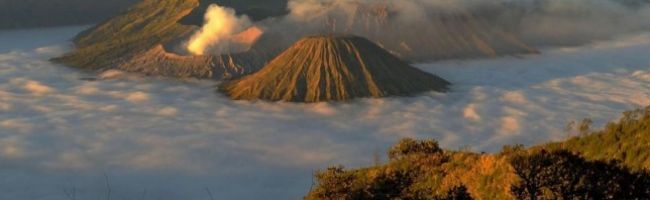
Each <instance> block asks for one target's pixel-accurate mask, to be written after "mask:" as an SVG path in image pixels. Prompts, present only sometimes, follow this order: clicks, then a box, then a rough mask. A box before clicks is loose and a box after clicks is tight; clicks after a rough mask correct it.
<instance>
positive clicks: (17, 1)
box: [0, 0, 139, 29]
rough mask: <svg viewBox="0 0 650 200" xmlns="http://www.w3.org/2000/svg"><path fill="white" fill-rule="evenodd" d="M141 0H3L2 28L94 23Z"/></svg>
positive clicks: (0, 16) (0, 13)
mask: <svg viewBox="0 0 650 200" xmlns="http://www.w3.org/2000/svg"><path fill="white" fill-rule="evenodd" d="M138 1H139V0H110V1H107V0H0V29H13V28H35V27H53V26H66V25H87V24H94V23H97V22H100V21H103V20H106V19H108V18H109V17H112V16H114V15H116V14H118V13H120V12H122V11H124V10H125V9H126V8H127V7H129V6H130V5H132V4H134V3H136V2H138Z"/></svg>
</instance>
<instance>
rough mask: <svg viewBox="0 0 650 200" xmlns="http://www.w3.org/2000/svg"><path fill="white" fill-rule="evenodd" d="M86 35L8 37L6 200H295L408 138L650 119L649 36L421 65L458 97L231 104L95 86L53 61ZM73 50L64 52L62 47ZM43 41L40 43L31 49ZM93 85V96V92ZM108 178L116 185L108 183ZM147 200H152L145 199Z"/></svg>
mask: <svg viewBox="0 0 650 200" xmlns="http://www.w3.org/2000/svg"><path fill="white" fill-rule="evenodd" d="M84 28H85V27H77V28H60V29H47V30H28V31H12V32H0V43H1V44H5V45H6V46H2V47H0V80H1V81H0V163H2V165H0V168H2V169H3V170H2V172H0V175H2V176H3V177H6V178H5V179H2V180H0V188H2V189H0V199H52V200H65V199H70V198H68V197H67V196H66V194H65V192H64V191H68V192H70V191H71V190H76V191H77V198H78V199H96V198H97V197H105V195H106V183H107V182H108V183H110V185H111V187H112V197H113V198H115V199H134V198H135V199H139V198H141V199H161V200H165V199H170V200H171V199H192V200H193V199H197V200H198V199H209V196H208V194H207V192H206V190H210V191H211V192H212V194H213V195H214V198H215V199H298V198H300V197H302V196H303V195H304V194H305V193H306V192H307V191H308V190H309V187H310V185H311V183H312V179H311V177H312V175H313V174H312V173H313V171H314V170H317V169H325V168H326V167H328V166H331V165H337V164H343V165H345V166H347V167H358V166H368V165H370V164H372V163H373V156H371V155H373V154H374V153H377V154H382V152H383V150H384V149H388V147H389V146H390V145H391V144H393V143H394V142H395V141H397V140H398V139H400V138H403V137H412V138H421V139H424V138H428V139H431V138H433V139H436V140H438V141H440V144H441V146H442V147H444V148H448V149H459V148H464V149H467V148H471V150H474V151H486V152H497V151H499V150H500V149H501V147H502V145H504V144H525V145H531V144H538V143H540V142H544V141H552V140H562V139H565V138H567V137H569V136H572V135H575V134H576V133H575V132H572V131H567V130H566V129H565V127H566V124H567V123H569V122H571V121H580V120H582V119H583V118H591V119H592V120H593V121H594V127H602V125H603V124H604V123H606V122H608V121H611V120H615V119H617V118H618V116H619V115H620V113H621V112H623V111H625V110H630V109H635V108H639V107H644V106H647V105H649V104H650V71H649V70H648V67H649V66H650V57H648V56H647V52H650V34H648V33H641V34H634V35H631V36H625V37H616V38H615V39H613V40H607V41H597V42H594V43H593V44H590V45H583V46H579V47H571V48H552V49H546V50H544V51H543V52H542V54H539V55H528V56H523V57H502V58H496V59H476V60H463V61H458V60H453V61H445V62H434V63H422V64H416V65H415V66H416V67H418V68H420V69H422V70H423V71H426V72H429V73H435V74H437V75H439V76H441V77H444V78H445V79H447V80H449V81H450V82H452V83H453V85H452V88H451V91H450V92H448V93H436V92H426V93H422V94H420V95H417V96H414V97H404V98H397V97H394V98H382V99H357V100H354V101H350V102H338V103H317V104H294V103H271V102H248V101H232V100H230V99H228V98H227V97H225V96H223V95H221V94H219V93H216V92H213V91H214V87H215V85H217V84H218V83H216V82H213V81H209V80H194V79H183V80H178V79H167V78H161V77H144V76H140V75H135V74H128V73H125V72H120V71H106V72H103V73H100V74H96V73H93V72H88V71H81V70H77V69H74V68H69V67H65V66H61V65H57V64H53V63H51V62H49V61H48V59H49V58H52V57H56V56H58V55H61V54H63V53H65V52H67V51H68V50H69V49H70V48H72V45H71V44H70V43H69V42H68V41H69V38H71V37H73V36H74V34H75V33H77V32H78V31H81V30H83V29H84ZM63 36H66V37H63ZM34 38H38V40H35V39H34ZM89 80H96V81H89ZM106 177H108V181H106ZM142 196H145V197H142Z"/></svg>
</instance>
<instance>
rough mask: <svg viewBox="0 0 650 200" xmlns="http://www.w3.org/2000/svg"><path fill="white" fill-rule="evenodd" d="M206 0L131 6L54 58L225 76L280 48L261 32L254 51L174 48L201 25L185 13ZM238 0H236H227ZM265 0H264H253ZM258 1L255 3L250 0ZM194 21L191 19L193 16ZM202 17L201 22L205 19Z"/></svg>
mask: <svg viewBox="0 0 650 200" xmlns="http://www.w3.org/2000/svg"><path fill="white" fill-rule="evenodd" d="M200 2H204V3H212V2H217V1H205V0H202V1H199V0H144V1H142V2H140V3H138V4H136V5H134V6H133V7H131V8H129V9H128V10H127V12H125V13H123V14H121V15H118V16H115V17H113V18H111V19H110V20H108V21H105V22H104V23H101V24H99V25H97V26H95V27H92V28H90V29H88V30H86V31H84V32H82V33H80V34H79V35H78V36H77V37H76V38H75V40H74V43H75V47H76V48H75V50H74V51H72V52H70V53H68V54H66V55H64V56H62V57H59V58H55V59H53V60H54V61H56V62H60V63H64V64H66V65H69V66H73V67H78V68H83V69H91V70H108V69H119V70H123V71H128V72H136V73H143V74H147V75H156V76H169V77H183V78H187V77H193V78H212V79H217V80H220V79H223V78H233V77H239V76H241V75H243V74H247V73H251V72H253V71H256V70H257V69H259V68H261V67H263V66H264V64H265V63H266V62H267V61H268V60H269V59H270V58H272V57H273V56H275V55H276V54H275V53H274V52H279V51H281V50H277V49H276V48H273V47H266V46H264V45H265V44H268V43H270V42H272V41H271V40H270V39H265V37H263V38H262V39H260V41H258V42H257V44H256V45H254V46H253V47H252V49H251V50H250V51H247V52H244V53H236V54H227V55H205V56H193V55H182V54H177V53H174V51H173V47H170V48H169V49H168V48H166V47H167V45H172V46H177V44H178V43H180V42H183V41H182V40H184V39H186V38H188V37H189V35H191V34H192V33H193V32H194V31H196V30H197V29H198V26H196V25H193V24H192V23H189V24H188V25H186V24H182V23H181V21H184V20H185V22H187V19H186V17H188V15H190V14H191V13H193V12H194V10H196V9H197V8H200V6H202V5H203V4H200ZM228 2H231V3H232V2H236V1H234V0H233V1H225V2H224V3H228ZM255 2H266V1H259V0H257V1H255ZM251 5H254V4H251ZM190 21H191V20H190ZM201 23H202V22H201Z"/></svg>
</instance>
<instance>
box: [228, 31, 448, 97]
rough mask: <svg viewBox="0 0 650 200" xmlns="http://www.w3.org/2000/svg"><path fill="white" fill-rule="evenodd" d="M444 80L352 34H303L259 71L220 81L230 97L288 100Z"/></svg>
mask: <svg viewBox="0 0 650 200" xmlns="http://www.w3.org/2000/svg"><path fill="white" fill-rule="evenodd" d="M448 85H449V82H447V81H445V80H443V79H442V78H439V77H437V76H435V75H432V74H428V73H426V72H423V71H421V70H419V69H416V68H414V67H412V66H410V65H409V64H408V63H406V62H405V61H402V60H400V59H399V58H397V57H395V56H394V55H392V54H390V53H389V52H387V51H386V50H384V49H382V48H381V47H379V46H377V45H376V44H374V43H373V42H371V41H369V40H367V39H365V38H361V37H357V36H340V35H325V36H309V37H306V38H304V39H302V40H300V41H298V42H296V44H294V45H293V46H292V47H290V48H289V49H288V50H286V51H285V52H284V53H282V54H280V55H279V56H278V57H277V58H275V59H273V60H272V61H271V62H270V63H269V64H268V65H266V66H265V67H264V68H263V69H261V70H260V71H259V72H257V73H255V74H252V75H249V76H246V77H243V78H241V79H238V80H234V81H230V82H226V83H224V84H223V85H222V86H221V87H220V90H221V91H222V92H224V93H225V94H226V95H228V96H230V97H231V98H233V99H238V100H258V99H260V100H269V101H292V102H320V101H343V100H349V99H352V98H363V97H385V96H406V95H413V94H416V93H420V92H424V91H431V90H433V91H445V90H446V89H447V86H448Z"/></svg>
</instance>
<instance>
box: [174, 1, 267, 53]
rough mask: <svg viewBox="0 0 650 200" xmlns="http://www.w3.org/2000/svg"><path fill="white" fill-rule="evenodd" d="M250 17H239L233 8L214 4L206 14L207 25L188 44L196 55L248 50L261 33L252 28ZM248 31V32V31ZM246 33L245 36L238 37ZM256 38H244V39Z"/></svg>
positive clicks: (190, 50) (191, 51) (189, 49)
mask: <svg viewBox="0 0 650 200" xmlns="http://www.w3.org/2000/svg"><path fill="white" fill-rule="evenodd" d="M252 24H253V23H252V22H251V20H250V19H249V18H248V16H245V15H244V16H237V15H236V13H235V10H234V9H232V8H226V7H221V6H219V5H217V4H212V5H210V6H209V7H208V9H207V11H206V13H205V24H204V25H203V27H202V28H201V30H200V31H199V32H197V33H196V34H194V35H193V36H192V37H191V39H190V40H189V42H188V44H187V50H188V51H189V52H190V53H192V54H194V55H204V54H208V53H209V54H214V55H220V54H224V53H236V52H241V51H245V50H247V49H248V48H249V47H250V45H252V44H251V43H252V42H254V40H255V39H256V38H257V37H259V35H260V34H261V31H260V30H259V29H257V28H254V29H248V28H250V27H251V26H252ZM247 29H248V30H247ZM239 33H244V35H245V36H241V35H238V34H239ZM249 35H250V37H254V38H242V37H247V36H249Z"/></svg>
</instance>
